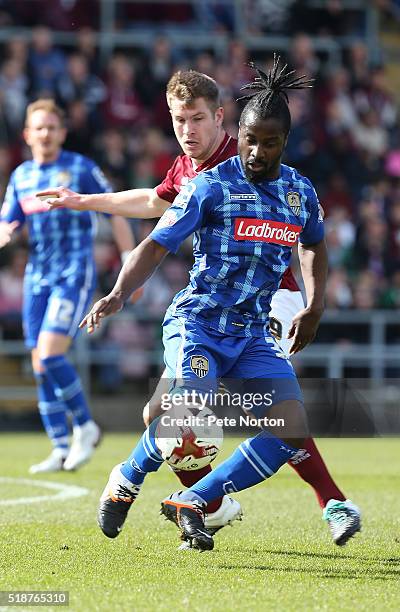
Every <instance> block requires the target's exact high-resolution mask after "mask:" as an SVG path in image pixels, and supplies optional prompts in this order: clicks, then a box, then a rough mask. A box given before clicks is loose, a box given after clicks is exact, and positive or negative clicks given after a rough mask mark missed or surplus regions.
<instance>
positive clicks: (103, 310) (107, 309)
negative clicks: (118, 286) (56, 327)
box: [79, 293, 124, 334]
mask: <svg viewBox="0 0 400 612" xmlns="http://www.w3.org/2000/svg"><path fill="white" fill-rule="evenodd" d="M123 305H124V303H123V301H122V300H121V298H119V297H118V296H116V295H113V294H112V293H110V294H109V295H106V297H103V298H101V300H99V301H98V302H96V303H95V304H94V306H93V307H92V310H91V311H90V312H89V313H88V314H87V315H86V316H85V317H84V318H83V319H82V321H81V322H80V323H79V329H83V328H84V327H86V328H87V333H88V334H92V333H93V332H94V331H95V329H98V328H99V327H100V325H101V321H102V319H104V318H105V317H109V316H110V315H113V314H115V313H116V312H119V311H120V310H122V308H123Z"/></svg>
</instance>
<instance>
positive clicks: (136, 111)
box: [0, 0, 400, 373]
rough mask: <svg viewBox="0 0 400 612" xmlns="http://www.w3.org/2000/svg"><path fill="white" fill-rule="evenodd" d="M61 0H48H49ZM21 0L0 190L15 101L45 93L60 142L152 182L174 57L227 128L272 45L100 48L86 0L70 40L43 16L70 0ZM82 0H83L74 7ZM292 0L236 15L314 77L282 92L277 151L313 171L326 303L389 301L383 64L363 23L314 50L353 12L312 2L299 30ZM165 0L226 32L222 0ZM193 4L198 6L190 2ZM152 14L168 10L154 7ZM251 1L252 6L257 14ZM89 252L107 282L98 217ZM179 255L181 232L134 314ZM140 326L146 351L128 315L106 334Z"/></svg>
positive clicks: (169, 278)
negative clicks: (214, 97)
mask: <svg viewBox="0 0 400 612" xmlns="http://www.w3.org/2000/svg"><path fill="white" fill-rule="evenodd" d="M38 3H40V2H39V0H38V2H36V4H38ZM61 3H62V2H61V0H58V1H54V2H53V3H51V4H52V5H53V4H54V5H58V4H61ZM7 4H9V5H10V6H9V7H7ZM30 4H31V3H29V2H28V3H23V2H18V1H17V0H14V1H13V2H10V3H7V2H3V3H1V9H0V23H3V24H4V23H5V22H6V20H5V17H8V18H9V20H10V23H9V24H8V25H13V20H14V24H15V20H16V19H17V20H18V19H19V18H21V14H20V13H18V10H19V9H21V6H22V7H23V8H25V10H26V14H25V16H24V17H23V19H24V20H25V21H24V24H25V25H32V28H33V29H32V37H31V41H27V40H25V39H24V38H23V37H20V36H15V37H13V38H11V39H10V40H8V41H7V42H5V43H4V44H3V48H2V54H1V57H2V58H3V60H2V62H1V65H0V191H1V195H3V194H4V189H5V186H6V184H7V180H8V177H9V174H10V172H11V171H12V169H13V168H14V167H15V166H16V165H17V164H18V163H20V162H21V161H22V160H23V159H25V158H26V157H27V155H28V152H27V150H26V148H25V146H24V144H23V141H22V139H21V130H22V128H23V119H24V112H25V108H26V105H27V104H28V103H29V102H30V101H32V100H33V99H36V98H38V97H43V96H45V97H54V98H55V99H56V101H57V102H58V103H59V104H60V105H61V106H62V107H63V108H64V109H65V111H66V115H67V119H68V128H69V134H68V138H67V141H66V148H68V149H72V150H74V151H78V152H80V153H82V154H85V155H88V156H90V157H92V158H94V159H95V160H96V161H97V162H98V163H99V165H100V166H101V167H102V169H103V170H104V172H105V173H106V174H107V176H108V177H109V179H110V180H111V182H112V184H113V186H114V189H115V190H116V191H118V190H123V189H129V188H132V187H153V186H155V185H157V184H158V183H159V182H161V181H162V179H163V178H164V176H165V173H166V171H167V170H168V168H169V167H170V165H171V163H172V161H173V159H174V157H175V156H176V155H177V154H178V153H179V149H178V145H177V143H176V141H175V139H174V135H173V132H172V127H171V122H170V116H169V112H168V107H167V105H166V100H165V86H166V83H167V81H168V79H169V77H170V76H171V74H172V73H173V72H174V71H175V70H177V69H181V68H184V69H186V68H194V69H196V70H199V71H201V72H205V73H207V74H209V75H210V76H213V77H214V78H215V79H216V81H217V82H218V83H219V86H220V88H221V93H222V100H223V105H224V108H225V127H226V129H227V131H228V132H229V133H231V134H232V135H236V134H237V125H238V117H239V114H240V110H241V107H240V105H239V104H238V103H236V102H235V99H236V98H237V97H239V96H240V95H241V94H240V88H241V87H242V86H243V85H244V84H245V83H247V82H249V81H250V80H251V79H252V71H251V69H250V68H249V67H248V66H247V65H246V64H247V62H248V61H249V60H250V59H253V60H256V62H257V63H258V65H259V66H260V67H262V68H264V69H267V68H268V67H269V65H270V61H271V54H270V53H265V52H260V51H257V52H254V53H252V54H251V56H250V53H249V51H248V49H247V48H246V47H245V45H244V44H243V43H242V42H241V41H240V39H238V38H234V37H231V38H230V39H229V40H230V42H229V44H228V45H227V48H226V51H225V52H224V53H221V54H218V55H216V54H215V53H212V52H210V51H208V50H204V51H199V52H194V51H193V50H191V51H185V49H182V48H178V47H176V46H174V44H173V42H172V40H171V38H170V37H169V36H167V35H165V34H163V33H159V34H157V35H156V36H155V37H154V39H153V42H152V46H151V49H149V50H147V51H146V52H144V51H143V50H141V49H135V48H130V49H129V50H123V49H121V50H118V51H116V52H115V53H113V54H112V55H111V56H110V57H109V58H108V59H106V60H105V61H104V60H103V61H101V60H100V57H99V54H98V46H97V40H96V32H95V29H94V28H95V27H96V25H97V19H98V15H97V12H96V11H97V8H96V5H97V4H98V3H96V2H93V3H92V4H93V12H92V13H91V19H88V17H87V15H88V13H87V12H86V13H85V15H86V17H85V18H84V17H82V16H77V17H76V19H78V20H81V21H80V23H81V24H82V26H84V27H81V28H80V29H79V30H78V31H77V33H76V45H75V46H74V47H73V48H71V47H67V48H63V47H62V46H60V45H57V44H56V42H55V41H54V39H53V35H52V28H59V29H67V28H66V27H64V26H65V24H64V26H63V23H62V22H61V21H60V20H61V18H62V15H63V14H65V10H66V9H65V7H66V6H67V5H68V6H69V7H70V8H71V7H72V8H73V9H74V10H75V11H79V10H80V9H81V8H82V6H81V4H82V3H80V2H69V3H65V2H64V13H62V12H58V13H57V11H53V12H54V15H53V13H52V12H50V14H47V19H48V20H51V19H52V18H53V19H55V20H56V22H55V23H53V22H51V21H50V22H47V25H42V24H40V25H38V24H37V23H36V21H35V16H34V15H33V14H32V10H31V9H32V7H29V6H28V5H30ZM32 4H35V3H32ZM46 4H49V3H46ZM88 4H90V2H88V1H86V2H85V10H86V9H87V5H88ZM140 4H141V3H134V5H135V10H134V11H133V4H132V3H119V5H120V6H119V7H118V11H117V14H116V23H119V24H125V27H126V28H128V27H130V28H132V29H134V28H135V26H137V25H138V24H140V23H142V22H146V10H148V5H145V4H143V6H142V13H141V12H140V10H139V9H140V6H139V5H140ZM301 4H302V3H301V2H300V3H299V2H295V1H291V0H286V1H285V2H281V3H271V2H269V1H267V0H252V1H251V0H248V1H247V2H246V3H245V8H246V9H248V11H249V15H252V16H253V18H252V19H250V18H249V20H248V23H249V27H251V28H252V31H253V32H254V35H262V34H263V33H265V32H266V31H271V30H274V31H280V32H288V31H289V32H293V35H292V36H291V44H290V47H289V48H288V49H287V50H286V51H285V52H284V53H282V55H283V56H284V57H285V59H286V61H287V62H288V64H289V65H290V66H291V67H293V68H295V69H296V70H297V71H298V73H299V74H305V75H308V76H310V77H313V78H314V79H315V86H314V88H313V89H309V90H302V91H299V92H294V93H293V94H291V96H290V110H291V114H292V130H291V134H290V138H289V142H288V146H287V150H286V157H285V159H284V161H285V163H288V164H290V165H294V166H295V167H296V168H298V169H299V170H300V171H301V172H302V173H304V174H305V175H306V176H308V177H309V178H310V179H311V180H312V181H313V182H314V184H315V185H316V187H317V190H318V193H319V196H320V200H321V203H322V206H323V208H324V210H325V221H326V236H327V242H328V250H329V258H330V277H329V282H328V290H327V306H328V307H329V308H336V309H348V308H353V309H372V308H396V307H398V306H400V146H399V142H400V140H399V125H400V123H399V113H398V106H397V103H396V100H395V99H394V97H393V95H392V93H391V89H390V86H389V85H390V83H388V74H387V69H386V67H385V63H384V62H383V61H382V60H380V61H377V59H376V58H377V57H379V55H380V54H379V50H378V53H377V50H376V49H375V50H374V56H373V57H371V55H370V52H369V50H368V47H367V45H366V44H365V42H364V40H363V38H362V36H361V37H360V38H356V39H354V42H353V43H352V44H351V45H349V46H347V47H346V48H345V49H343V51H342V54H341V61H340V62H338V63H336V64H332V62H330V61H328V60H327V57H326V56H324V54H320V53H317V52H316V50H315V47H314V40H315V36H324V37H325V38H326V37H329V36H334V35H337V34H348V33H349V31H351V32H353V33H356V34H357V35H358V34H359V33H360V32H361V30H360V28H362V24H361V23H360V22H358V21H354V19H353V18H352V17H351V14H350V16H348V15H347V14H346V15H347V16H348V17H349V18H348V19H347V20H346V19H344V17H343V14H342V13H341V12H340V11H337V10H335V5H336V9H337V7H338V6H339V8H340V2H329V3H328V5H329V10H326V11H322V12H321V13H322V16H321V17H320V19H319V20H318V19H317V18H315V14H314V19H313V20H311V19H309V20H306V21H307V23H306V24H304V23H302V22H301V20H300V18H298V19H297V21H296V23H297V28H298V27H302V31H301V32H298V31H297V32H296V31H294V30H293V28H294V26H293V15H297V14H300V13H298V9H299V6H300V7H301ZM378 4H380V5H382V6H384V5H385V6H384V9H385V10H386V11H389V10H390V11H392V10H393V14H394V15H395V14H396V9H397V7H398V3H397V2H384V1H383V0H381V1H380V2H379V3H378ZM200 5H201V6H200ZM271 5H274V6H276V5H279V6H280V9H282V10H278V11H273V10H272V9H271V10H270V11H269V10H267V9H269V8H271ZM146 6H147V8H146ZM177 6H179V7H180V12H179V19H175V22H174V23H175V26H176V27H177V28H179V27H186V26H187V24H189V23H193V22H194V23H201V24H205V23H208V24H209V28H210V29H211V30H215V31H226V32H231V31H232V29H233V27H234V25H233V23H232V14H231V12H230V9H229V3H226V2H222V3H219V2H205V3H193V4H192V3H188V4H187V7H186V8H187V12H186V13H185V10H184V5H182V4H180V5H174V4H170V5H163V11H164V12H165V11H170V12H171V11H172V13H171V14H170V15H169V18H170V19H171V20H172V21H174V19H173V17H174V11H176V10H177ZM196 6H197V7H198V8H197V13H196V14H195V15H193V10H195V9H194V7H196ZM10 7H11V9H12V10H11V9H10ZM28 8H30V10H31V13H30V14H28V13H27V11H28ZM296 9H297V11H296ZM7 11H8V12H7ZM329 12H330V14H328V15H327V13H329ZM89 14H90V13H89ZM153 14H156V15H157V14H158V13H157V12H155V13H153ZM158 15H159V16H161V17H163V18H164V19H166V16H165V14H164V13H163V12H162V11H161V12H160V13H159V14H158ZM257 15H258V17H259V18H255V17H256V16H257ZM335 16H336V19H334V17H335ZM175 17H176V15H175ZM327 17H329V19H328V18H327ZM57 19H58V20H59V21H60V22H59V23H58V22H57ZM182 21H183V23H180V22H182ZM42 22H43V20H42ZM303 22H304V19H303ZM68 23H70V21H68ZM185 23H186V26H185ZM6 25H7V23H6ZM202 27H204V25H203V26H202ZM307 30H308V32H307ZM153 225H154V224H153V222H151V221H132V229H133V231H134V232H135V234H136V238H137V240H141V239H142V238H144V237H145V236H146V235H147V234H148V233H149V231H150V230H151V229H152V227H153ZM101 227H102V226H101ZM96 257H97V264H98V268H99V292H100V293H101V294H104V292H105V291H107V290H108V289H110V288H111V286H112V285H113V282H114V280H115V278H116V275H117V273H118V270H119V266H120V263H119V259H118V256H117V253H116V251H115V248H114V247H113V245H112V244H111V242H110V237H109V235H108V234H107V230H106V229H105V227H104V228H103V229H101V231H100V235H99V239H98V244H97V247H96ZM24 258H26V249H25V247H24V243H23V241H22V242H20V243H19V244H17V245H16V246H15V247H13V248H7V249H5V250H4V251H3V252H0V321H2V322H3V330H6V332H4V334H5V335H7V334H10V337H13V334H14V327H15V313H17V312H18V309H20V300H21V293H22V288H21V278H22V268H23V265H21V262H22V263H23V261H24ZM189 265H190V244H188V243H186V244H185V245H184V247H183V248H182V249H181V252H180V253H179V255H178V256H176V257H170V258H168V259H167V260H166V261H165V263H164V264H163V266H162V267H161V268H160V269H159V270H158V271H157V272H156V274H155V275H154V276H153V277H152V278H151V279H150V280H149V281H148V282H147V284H146V287H145V292H144V296H143V298H142V299H141V301H140V302H139V304H138V306H137V309H136V310H137V313H139V314H137V317H139V320H140V317H141V314H140V313H142V314H143V319H146V318H149V317H155V318H161V317H162V315H163V313H164V311H165V309H166V306H167V305H168V304H169V302H170V300H171V298H172V296H173V295H174V293H175V292H176V291H177V290H178V289H180V288H181V287H182V286H184V285H185V284H186V282H187V270H188V267H189ZM294 266H295V268H296V262H294ZM147 327H148V333H146V334H145V337H144V338H143V339H142V345H143V346H145V347H147V348H148V349H149V363H150V361H151V350H152V346H153V343H154V334H155V333H158V332H154V328H153V327H151V326H150V325H149V326H146V325H139V326H138V327H137V329H135V328H134V327H132V326H131V328H130V329H131V333H128V332H127V330H125V331H124V330H122V331H121V328H120V327H118V326H116V325H113V324H110V325H109V327H108V330H107V338H108V341H109V342H110V346H112V345H113V343H115V344H116V345H117V346H120V345H121V343H122V344H124V345H125V348H126V350H127V351H128V350H130V348H131V347H130V344H129V343H130V342H132V347H133V349H132V350H135V346H137V335H138V334H142V335H143V333H144V332H143V329H147ZM139 329H140V331H139ZM4 334H3V335H4ZM127 361H129V360H127ZM130 363H131V365H130V366H129V367H131V368H132V369H135V368H136V369H137V370H140V368H141V367H146V366H145V365H144V366H143V360H142V359H138V360H136V361H135V359H132V360H130ZM135 363H136V365H135ZM135 372H136V373H140V372H138V371H135ZM132 373H134V372H132Z"/></svg>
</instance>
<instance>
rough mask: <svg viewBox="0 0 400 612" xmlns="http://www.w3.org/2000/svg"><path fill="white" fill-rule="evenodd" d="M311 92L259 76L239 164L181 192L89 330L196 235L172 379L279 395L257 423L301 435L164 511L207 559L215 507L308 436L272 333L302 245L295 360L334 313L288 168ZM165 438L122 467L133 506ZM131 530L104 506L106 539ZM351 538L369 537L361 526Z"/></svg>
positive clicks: (239, 454) (245, 451)
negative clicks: (281, 290)
mask: <svg viewBox="0 0 400 612" xmlns="http://www.w3.org/2000/svg"><path fill="white" fill-rule="evenodd" d="M306 85H307V82H305V81H304V80H302V79H301V78H295V77H294V76H293V74H285V71H284V69H282V70H280V69H279V65H278V62H275V64H274V67H273V69H272V71H271V73H269V74H268V75H265V74H264V73H263V72H262V71H260V70H258V77H257V78H256V80H255V82H254V83H252V84H251V85H250V87H251V89H253V90H255V95H254V97H252V98H251V100H250V101H249V102H248V104H247V105H246V107H245V109H244V110H243V112H242V115H241V119H240V129H239V156H236V157H233V158H231V159H230V160H228V161H226V162H223V163H222V164H219V165H218V166H216V167H215V168H214V169H212V170H209V171H205V172H203V173H202V174H201V175H199V176H198V177H197V178H195V179H194V180H193V181H192V182H190V183H189V184H188V185H187V187H186V188H185V189H183V190H181V192H180V194H179V195H178V197H177V198H176V199H175V201H174V203H173V205H172V206H171V208H169V209H168V211H167V212H166V213H165V214H164V215H163V217H162V218H161V219H160V221H159V223H158V225H157V226H156V228H155V230H154V231H153V232H152V233H151V234H150V236H149V237H148V238H147V239H146V240H144V241H143V242H142V243H141V245H139V246H138V247H137V248H136V249H135V250H134V251H133V253H132V254H131V255H130V257H129V258H128V260H127V262H126V264H125V265H124V267H123V269H122V271H121V273H120V276H119V278H118V281H117V283H116V285H115V287H114V289H113V290H112V292H111V293H110V294H109V295H108V296H106V297H105V298H103V299H102V300H100V301H99V302H97V303H96V304H95V305H94V307H93V308H92V310H91V311H90V313H89V314H88V315H87V316H86V317H85V318H84V320H83V321H82V324H81V325H82V326H85V325H87V327H88V331H89V333H90V332H92V331H93V330H94V328H95V327H97V326H98V325H99V324H100V322H101V320H102V318H103V317H105V316H108V315H111V314H113V313H115V312H118V311H119V310H120V309H121V308H122V306H123V303H124V301H125V300H126V299H127V298H128V297H129V295H130V293H131V292H132V291H133V290H134V289H136V288H137V287H139V286H141V284H142V283H143V282H144V281H145V280H146V278H148V277H149V276H150V275H151V273H152V272H153V271H154V269H155V268H156V266H157V265H158V264H159V263H160V261H161V260H162V259H163V257H164V256H165V255H166V254H167V253H168V252H169V251H173V252H176V251H177V249H178V248H179V245H180V244H181V242H182V241H183V240H184V239H185V238H186V237H187V236H189V235H190V234H191V233H192V232H195V238H194V257H195V263H194V266H193V269H192V272H191V278H190V283H189V285H188V287H186V288H185V289H183V290H182V291H181V292H179V293H178V294H177V296H176V297H175V298H174V301H173V303H172V305H171V307H170V308H169V309H168V311H167V313H166V316H165V319H164V346H165V362H166V366H167V372H168V377H169V379H170V380H171V381H174V380H176V379H178V378H179V379H181V380H182V381H183V385H184V389H189V390H191V389H199V390H201V389H204V383H207V382H208V384H209V385H210V386H211V387H214V388H215V386H216V382H217V380H218V379H220V378H221V377H224V379H225V378H228V379H240V380H242V384H243V389H244V391H245V392H248V391H253V392H259V390H260V385H261V388H262V391H263V392H265V391H266V390H268V391H269V392H270V393H273V402H272V403H273V405H272V407H269V408H268V410H267V407H266V406H261V407H258V408H257V409H256V410H255V409H253V410H252V413H253V414H254V416H256V417H257V418H262V417H264V416H267V415H268V417H270V418H275V417H277V416H281V417H284V418H285V422H287V424H288V425H289V427H288V428H287V433H284V434H283V435H281V436H280V437H278V436H277V435H274V434H273V433H271V432H270V431H263V432H262V433H260V434H259V435H257V436H255V437H253V438H249V439H248V440H246V441H245V442H243V443H242V444H241V445H240V446H239V448H238V449H237V450H236V451H235V453H234V454H233V455H232V456H231V457H230V458H229V459H228V460H226V461H225V462H223V463H222V464H220V465H219V466H218V467H217V468H216V469H215V470H214V471H213V472H211V473H209V474H208V475H207V476H205V477H204V478H203V479H201V480H199V482H198V483H196V484H195V485H193V486H192V487H190V488H189V489H188V490H187V491H185V492H184V493H179V494H174V495H172V496H171V497H170V498H169V499H167V500H164V502H163V504H162V511H163V513H164V514H165V515H166V516H167V518H169V519H171V520H173V521H174V522H175V523H176V524H177V525H178V526H179V527H180V529H181V530H182V534H183V537H184V539H186V540H187V541H189V542H190V543H191V544H192V545H193V546H194V547H196V548H199V549H210V548H212V547H213V540H212V536H211V535H210V534H209V533H208V532H207V531H206V530H205V529H204V506H205V504H206V503H207V502H209V501H211V500H213V499H215V498H217V497H219V496H222V495H224V494H227V493H232V492H235V491H240V490H242V489H245V488H248V487H250V486H253V485H255V484H257V483H259V482H261V481H263V480H264V479H265V478H267V477H269V476H271V475H272V474H273V473H275V472H276V471H277V470H278V469H279V467H281V466H282V465H283V464H284V463H286V462H287V461H288V460H289V459H293V458H294V457H295V455H296V452H297V449H298V448H299V447H301V445H302V443H303V439H304V437H305V436H306V435H307V427H306V419H305V415H304V410H303V406H302V396H301V392H300V389H299V385H298V382H297V379H296V376H295V374H294V371H293V368H292V366H291V364H290V362H289V361H288V360H287V359H286V358H285V356H284V355H283V353H282V352H281V351H280V350H279V348H278V346H277V345H276V343H275V341H274V339H273V337H272V336H271V334H270V332H269V329H268V314H267V313H268V311H269V305H270V300H271V297H272V295H273V294H274V292H275V291H276V289H277V287H278V285H279V282H280V279H281V277H282V274H283V273H284V271H285V270H286V268H287V266H288V264H289V260H290V256H291V251H292V247H293V246H294V245H295V244H296V243H297V240H298V239H299V240H300V248H299V254H300V262H301V267H302V273H303V278H304V282H305V288H306V294H307V306H306V308H305V309H304V310H302V311H300V312H299V313H298V315H297V316H296V317H295V318H294V320H293V325H292V328H291V330H290V332H289V335H290V337H291V338H292V339H293V344H292V349H291V353H292V354H294V353H296V352H297V351H299V350H301V349H302V348H304V347H305V346H306V345H307V344H308V343H309V342H311V341H312V339H313V338H314V335H315V333H316V329H317V327H318V323H319V319H320V316H321V314H322V310H323V294H324V288H325V282H326V275H327V256H326V247H325V242H324V239H323V223H322V218H321V215H320V211H319V204H318V199H317V197H316V194H315V191H314V188H313V187H312V185H311V183H310V181H309V180H308V179H306V178H304V177H302V176H301V175H299V173H298V172H297V171H296V170H295V169H293V168H290V167H288V166H285V165H283V164H281V157H282V154H283V151H284V148H285V145H286V141H287V136H288V133H289V129H290V113H289V109H288V105H287V94H286V90H289V89H290V88H300V87H304V86H306ZM200 357H201V358H202V360H203V364H206V368H205V371H206V374H205V376H204V368H203V372H202V375H201V384H200V381H199V378H198V376H199V375H198V372H196V367H195V366H194V363H195V360H198V359H199V358H200ZM175 392H182V388H178V389H175ZM155 431H156V421H153V423H152V424H151V425H150V427H149V428H148V430H147V431H146V432H145V434H144V436H143V445H142V446H140V444H139V445H138V447H136V449H135V451H134V452H133V453H132V454H131V456H130V457H129V459H128V460H127V461H126V462H125V463H124V464H123V465H122V467H121V474H122V476H123V478H124V482H123V483H122V482H121V489H123V488H124V487H126V490H127V495H128V497H129V498H130V501H132V497H133V496H134V495H137V493H138V492H139V489H140V485H141V483H142V482H143V479H144V476H145V474H146V473H148V472H151V471H156V470H157V469H158V468H159V466H160V464H161V463H162V458H161V456H160V454H159V452H158V451H157V446H156V444H155V443H154V440H155ZM140 448H141V449H142V450H140ZM137 449H139V450H137ZM121 503H122V502H121ZM114 505H115V504H114ZM126 506H127V508H126V512H127V511H128V508H129V505H128V504H126ZM121 512H122V511H121ZM347 518H349V517H347ZM351 518H353V519H354V518H355V517H350V519H351ZM119 520H120V524H119V525H117V530H116V525H115V521H116V517H115V512H114V514H113V509H112V508H111V507H110V504H108V505H107V503H106V502H105V501H103V502H102V501H101V503H100V509H99V523H100V526H101V528H102V530H103V532H104V533H106V535H108V534H109V533H113V534H114V535H110V537H115V535H116V533H117V532H118V530H120V528H121V526H122V523H123V520H124V519H122V520H121V517H119ZM351 528H354V532H355V531H358V529H359V524H358V522H357V519H355V520H354V525H353V526H352V527H351Z"/></svg>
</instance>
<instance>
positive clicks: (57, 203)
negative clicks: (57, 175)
mask: <svg viewBox="0 0 400 612" xmlns="http://www.w3.org/2000/svg"><path fill="white" fill-rule="evenodd" d="M36 197H37V198H40V199H41V200H44V202H45V204H47V205H48V207H49V208H50V210H53V209H55V208H70V209H71V210H83V208H82V204H81V196H80V194H79V193H76V191H72V189H68V187H52V188H51V189H50V188H49V189H44V190H43V191H38V192H37V194H36Z"/></svg>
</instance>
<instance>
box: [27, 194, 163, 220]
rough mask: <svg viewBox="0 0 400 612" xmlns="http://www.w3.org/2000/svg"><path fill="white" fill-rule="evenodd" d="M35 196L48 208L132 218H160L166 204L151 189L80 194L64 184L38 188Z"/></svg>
mask: <svg viewBox="0 0 400 612" xmlns="http://www.w3.org/2000/svg"><path fill="white" fill-rule="evenodd" d="M36 196H37V197H39V198H40V199H41V200H43V199H44V200H45V202H46V204H48V206H49V208H50V209H54V208H70V209H71V210H95V211H97V212H103V213H110V214H111V215H119V216H121V217H132V218H135V219H154V218H157V217H161V216H162V215H163V213H164V212H165V211H166V210H167V208H169V206H170V203H169V202H167V201H166V200H163V199H161V198H159V197H158V195H157V193H156V191H155V189H129V190H128V191H117V192H115V193H90V194H83V193H77V192H76V191H72V189H68V187H53V188H51V189H46V190H44V191H39V192H38V193H37V194H36ZM46 196H47V199H46Z"/></svg>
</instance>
